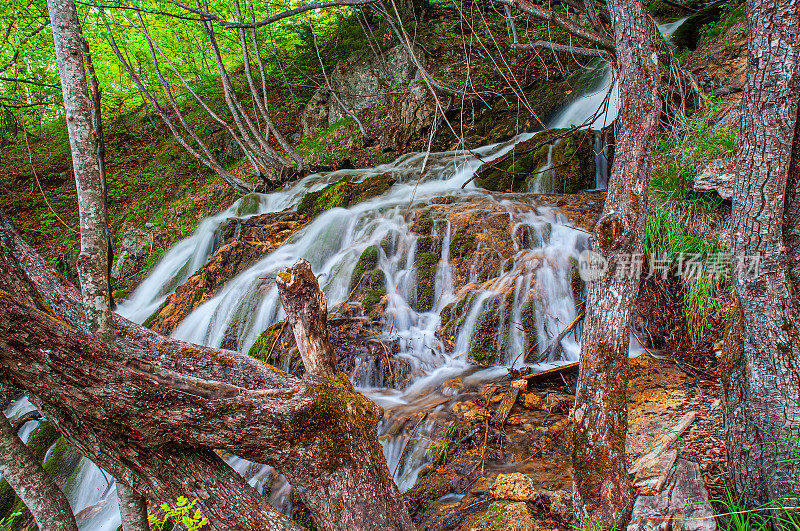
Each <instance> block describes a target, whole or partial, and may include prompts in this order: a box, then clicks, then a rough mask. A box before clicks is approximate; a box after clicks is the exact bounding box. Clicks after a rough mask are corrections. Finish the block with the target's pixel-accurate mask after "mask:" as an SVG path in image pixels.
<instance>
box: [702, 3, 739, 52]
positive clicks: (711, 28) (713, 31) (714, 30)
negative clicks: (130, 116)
mask: <svg viewBox="0 0 800 531" xmlns="http://www.w3.org/2000/svg"><path fill="white" fill-rule="evenodd" d="M744 17H745V3H744V2H743V1H742V0H728V1H727V2H725V3H724V4H723V5H722V10H721V13H720V18H719V20H718V21H716V22H711V23H710V24H706V25H705V26H703V27H702V28H700V35H701V36H702V37H703V39H704V40H705V41H706V42H715V41H717V40H718V39H719V37H720V36H721V35H723V34H725V33H726V32H727V31H728V30H729V29H730V28H732V27H733V26H735V25H736V24H737V23H738V22H739V21H741V20H744Z"/></svg>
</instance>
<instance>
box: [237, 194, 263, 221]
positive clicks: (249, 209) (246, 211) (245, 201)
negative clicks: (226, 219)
mask: <svg viewBox="0 0 800 531" xmlns="http://www.w3.org/2000/svg"><path fill="white" fill-rule="evenodd" d="M260 204H261V200H260V199H259V197H258V195H257V194H247V195H246V196H244V197H242V198H241V199H239V203H238V204H237V205H236V215H237V216H252V215H253V214H255V213H256V212H258V206H259V205H260Z"/></svg>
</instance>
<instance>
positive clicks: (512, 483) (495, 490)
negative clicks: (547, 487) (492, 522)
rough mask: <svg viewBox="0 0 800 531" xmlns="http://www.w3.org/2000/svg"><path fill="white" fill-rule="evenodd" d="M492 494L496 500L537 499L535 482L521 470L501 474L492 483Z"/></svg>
mask: <svg viewBox="0 0 800 531" xmlns="http://www.w3.org/2000/svg"><path fill="white" fill-rule="evenodd" d="M492 496H494V499H496V500H514V501H532V500H534V499H536V491H535V489H534V488H533V482H532V481H531V480H530V479H529V478H528V477H527V476H525V475H523V474H520V473H519V472H514V473H513V474H500V475H499V476H497V479H495V481H494V484H493V485H492Z"/></svg>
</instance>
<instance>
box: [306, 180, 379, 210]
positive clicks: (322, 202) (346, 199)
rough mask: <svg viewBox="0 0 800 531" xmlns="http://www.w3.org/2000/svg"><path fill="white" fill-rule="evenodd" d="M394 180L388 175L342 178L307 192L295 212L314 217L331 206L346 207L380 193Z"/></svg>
mask: <svg viewBox="0 0 800 531" xmlns="http://www.w3.org/2000/svg"><path fill="white" fill-rule="evenodd" d="M394 182H395V179H394V178H393V177H391V176H389V175H376V176H374V177H369V178H367V179H365V180H364V181H361V182H353V181H350V180H349V179H342V180H341V181H338V182H335V183H332V184H329V185H328V186H326V187H325V188H323V189H322V190H317V191H316V192H309V193H307V194H306V195H305V196H304V197H303V199H302V201H300V204H299V205H298V206H297V213H298V214H303V215H308V216H309V217H311V218H314V217H317V216H318V215H320V214H322V213H323V212H325V211H326V210H330V209H331V208H336V207H348V206H350V205H354V204H356V203H359V202H361V201H364V200H366V199H369V198H370V197H375V196H378V195H381V194H383V193H385V192H386V190H388V189H389V187H390V186H392V185H393V184H394Z"/></svg>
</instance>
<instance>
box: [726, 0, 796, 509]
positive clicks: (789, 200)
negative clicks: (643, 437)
mask: <svg viewBox="0 0 800 531" xmlns="http://www.w3.org/2000/svg"><path fill="white" fill-rule="evenodd" d="M747 24H748V30H749V31H748V52H749V55H748V68H747V81H746V83H745V87H744V93H743V95H742V103H741V126H740V133H739V149H738V152H737V179H736V189H735V192H734V197H733V209H732V221H733V223H732V235H731V241H732V254H733V275H732V278H733V284H734V290H735V292H736V296H737V298H738V302H739V307H737V308H736V310H735V312H734V315H733V319H732V323H731V326H730V329H729V333H728V334H727V344H726V348H725V349H724V360H723V361H724V363H723V367H724V369H725V370H724V371H723V372H724V374H723V377H724V382H723V383H724V391H725V395H724V396H725V402H726V404H725V405H726V434H727V445H726V446H727V454H728V455H727V456H728V469H729V471H730V473H731V478H732V480H733V484H734V486H735V488H736V490H737V491H738V493H739V494H740V495H741V496H742V497H743V500H744V501H745V503H747V505H748V506H750V507H759V506H765V505H769V506H773V507H774V506H779V505H796V501H797V500H794V501H793V500H791V499H787V496H790V495H791V494H792V493H795V494H796V493H797V492H800V403H799V402H798V401H799V400H800V308H798V305H800V301H798V296H797V293H798V291H797V290H798V287H800V286H798V283H797V280H798V277H797V272H798V270H800V254H798V249H800V224H799V223H798V222H800V219H798V211H800V195H799V194H798V182H799V181H800V131H798V112H799V110H798V101H800V58H799V57H798V54H800V6H798V4H797V2H781V1H777V0H771V1H767V2H756V1H754V0H748V2H747ZM756 256H757V257H759V259H760V266H759V268H758V271H757V272H755V271H752V272H751V271H748V270H747V269H748V268H747V267H744V268H743V267H741V266H740V264H742V262H743V261H744V263H745V264H747V263H748V262H749V260H750V258H749V257H756Z"/></svg>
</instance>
